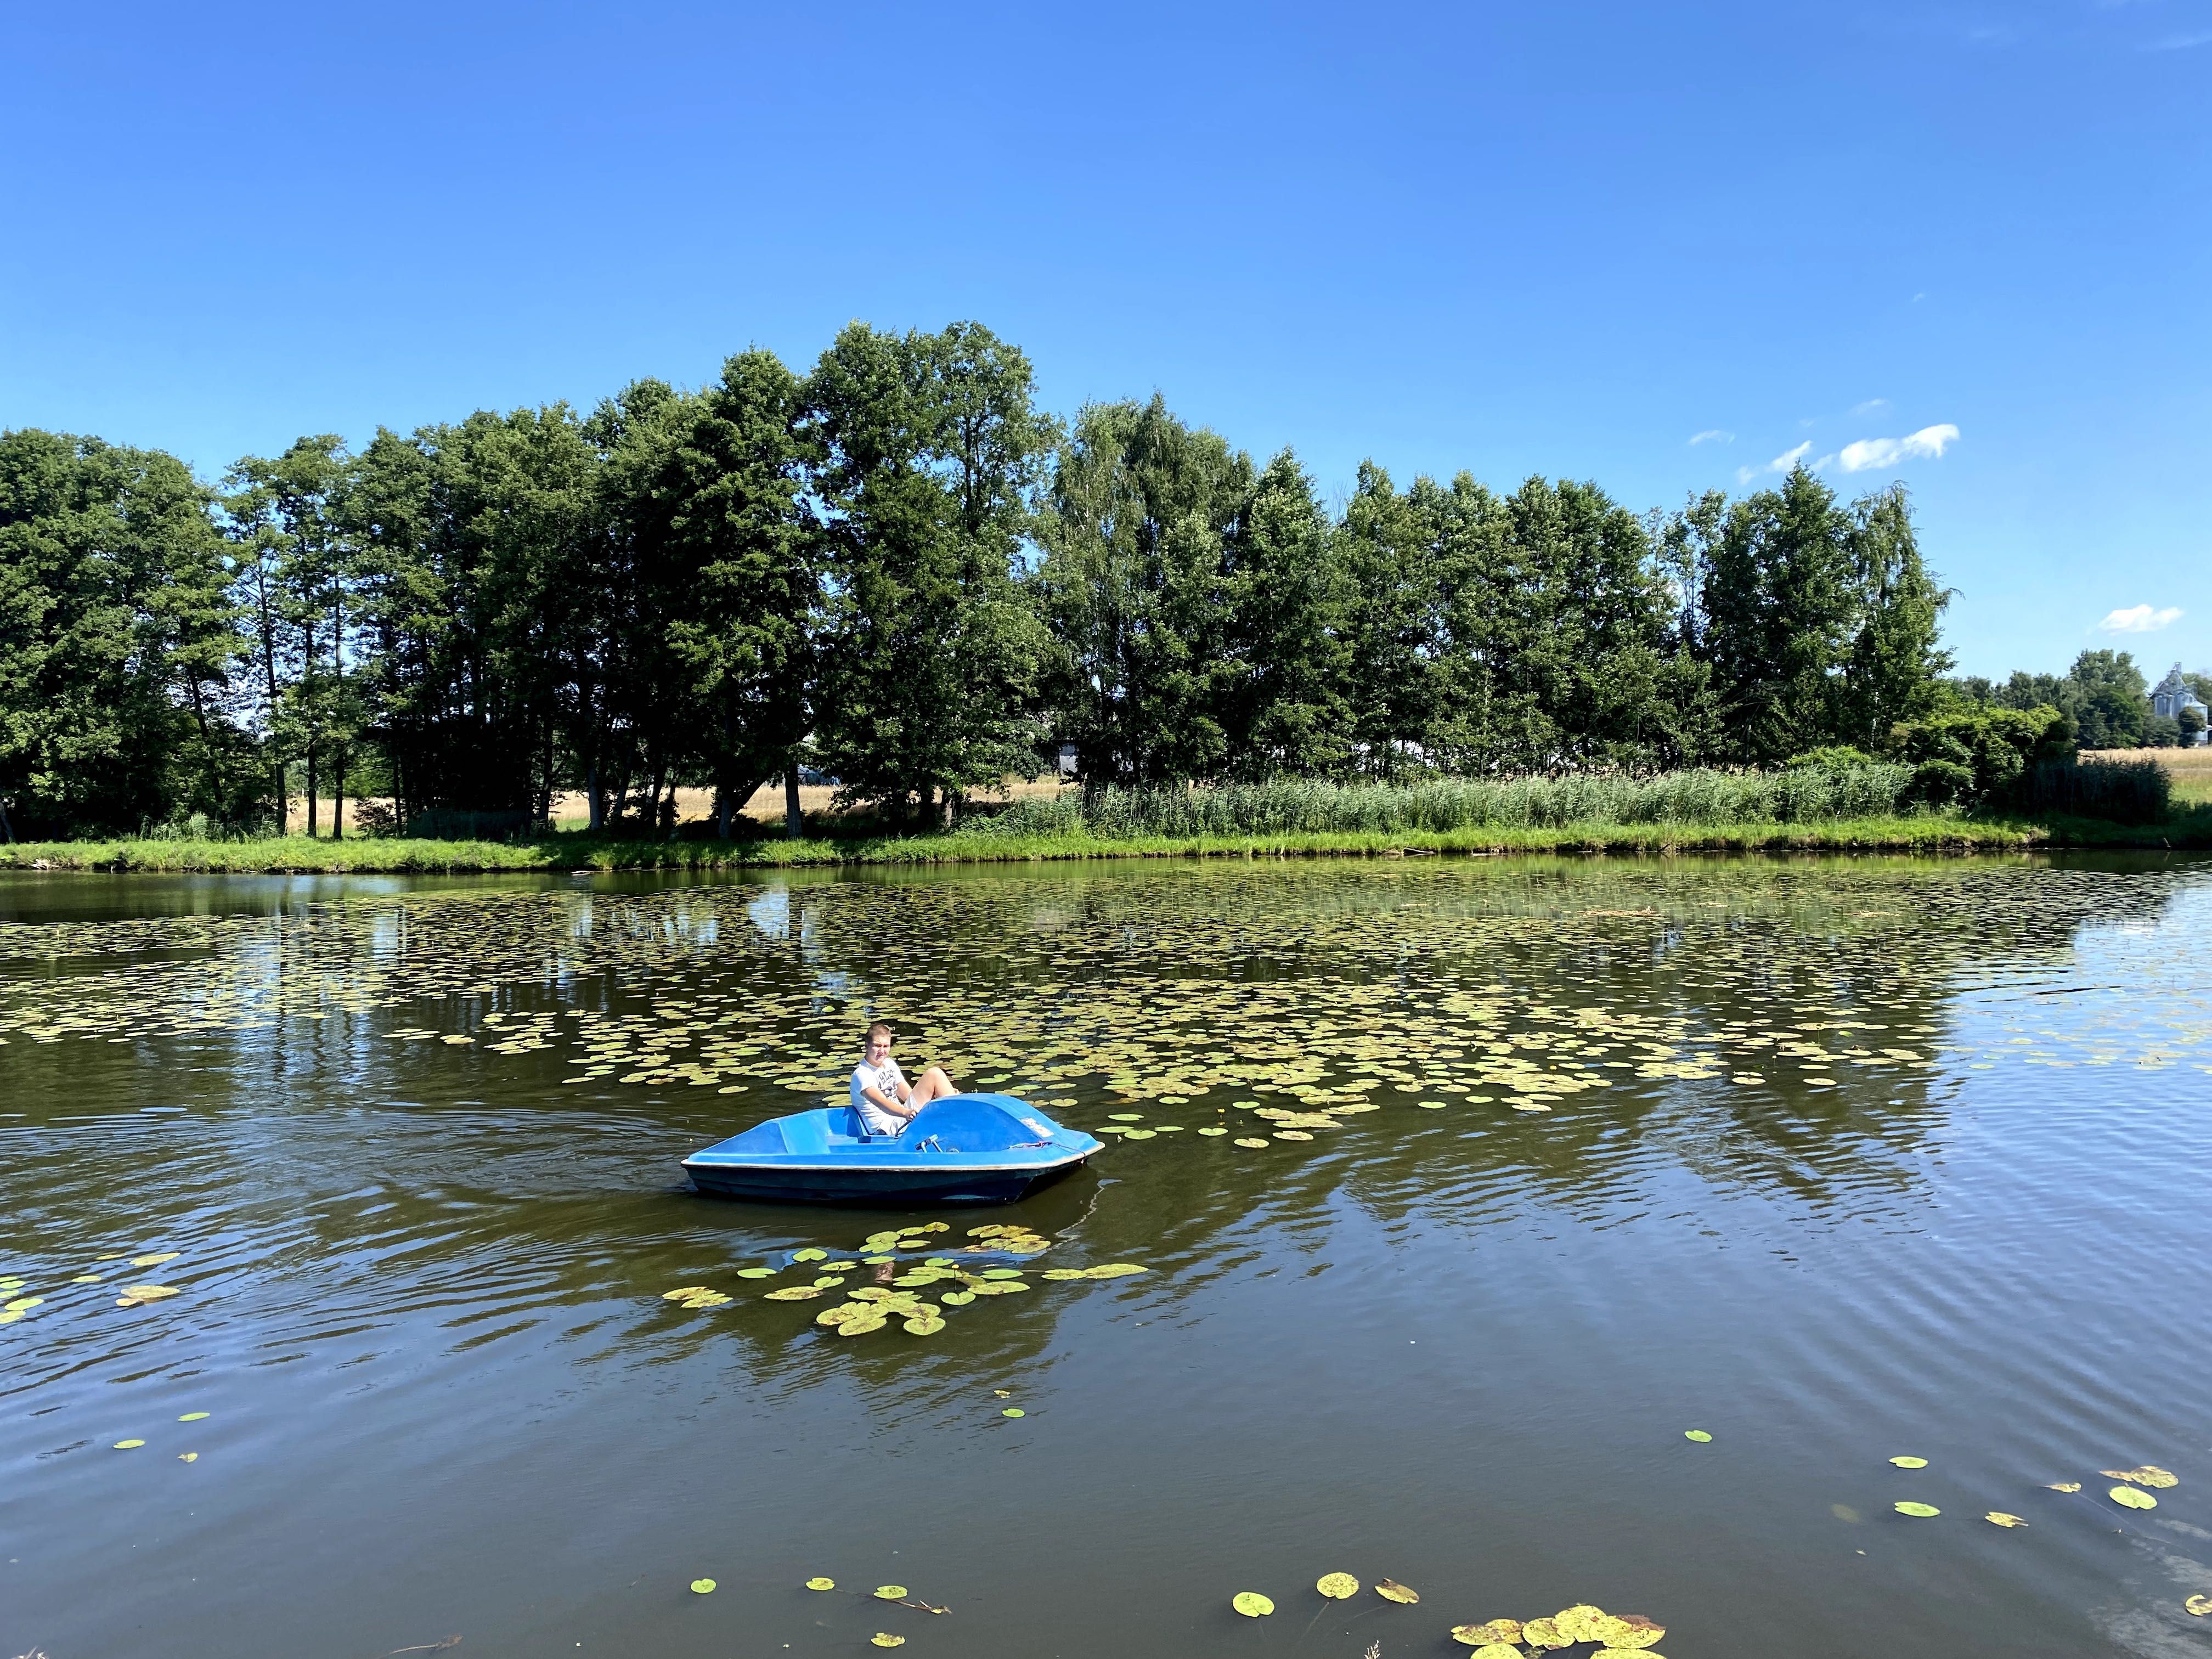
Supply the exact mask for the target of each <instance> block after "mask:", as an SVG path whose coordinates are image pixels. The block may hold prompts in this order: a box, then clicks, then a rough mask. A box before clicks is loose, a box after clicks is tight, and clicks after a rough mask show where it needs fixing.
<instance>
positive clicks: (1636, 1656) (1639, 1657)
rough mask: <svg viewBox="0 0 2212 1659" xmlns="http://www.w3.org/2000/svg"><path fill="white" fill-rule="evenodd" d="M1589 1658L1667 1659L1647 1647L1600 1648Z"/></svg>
mask: <svg viewBox="0 0 2212 1659" xmlns="http://www.w3.org/2000/svg"><path fill="white" fill-rule="evenodd" d="M1590 1659H1667V1656H1666V1655H1665V1654H1663V1653H1656V1652H1653V1651H1652V1650H1650V1649H1649V1648H1600V1649H1599V1650H1597V1651H1596V1652H1595V1653H1594V1654H1592V1655H1590Z"/></svg>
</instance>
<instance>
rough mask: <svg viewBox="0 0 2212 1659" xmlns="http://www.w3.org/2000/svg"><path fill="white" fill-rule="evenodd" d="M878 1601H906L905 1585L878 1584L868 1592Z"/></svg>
mask: <svg viewBox="0 0 2212 1659" xmlns="http://www.w3.org/2000/svg"><path fill="white" fill-rule="evenodd" d="M868 1594H869V1595H872V1596H874V1597H875V1598H876V1600H877V1601H904V1600H905V1599H906V1586H905V1585H904V1584H878V1585H877V1586H876V1587H875V1589H872V1590H870V1591H869V1592H868Z"/></svg>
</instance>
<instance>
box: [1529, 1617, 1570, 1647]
mask: <svg viewBox="0 0 2212 1659" xmlns="http://www.w3.org/2000/svg"><path fill="white" fill-rule="evenodd" d="M1521 1639H1522V1641H1524V1642H1526V1643H1527V1644H1528V1645H1529V1646H1530V1647H1532V1648H1571V1647H1572V1646H1574V1644H1575V1639H1574V1638H1573V1637H1571V1636H1569V1635H1568V1634H1567V1633H1566V1632H1565V1631H1563V1630H1561V1629H1560V1628H1559V1625H1558V1623H1557V1621H1556V1620H1550V1619H1531V1620H1529V1621H1528V1623H1527V1624H1525V1625H1523V1626H1521Z"/></svg>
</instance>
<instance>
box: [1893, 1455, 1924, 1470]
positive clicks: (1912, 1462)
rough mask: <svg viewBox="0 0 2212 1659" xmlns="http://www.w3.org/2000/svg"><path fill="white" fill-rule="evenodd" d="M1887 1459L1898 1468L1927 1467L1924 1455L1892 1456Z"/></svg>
mask: <svg viewBox="0 0 2212 1659" xmlns="http://www.w3.org/2000/svg"><path fill="white" fill-rule="evenodd" d="M1889 1461H1890V1462H1893V1463H1894V1464H1896V1465H1897V1467H1898V1468H1900V1469H1924V1468H1927V1467H1928V1460H1927V1459H1926V1458H1924V1457H1893V1458H1891V1459H1890V1460H1889Z"/></svg>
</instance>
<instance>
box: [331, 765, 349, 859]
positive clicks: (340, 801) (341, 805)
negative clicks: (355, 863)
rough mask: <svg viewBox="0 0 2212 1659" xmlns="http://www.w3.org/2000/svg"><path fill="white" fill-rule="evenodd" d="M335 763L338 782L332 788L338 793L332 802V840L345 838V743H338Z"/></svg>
mask: <svg viewBox="0 0 2212 1659" xmlns="http://www.w3.org/2000/svg"><path fill="white" fill-rule="evenodd" d="M335 764H336V765H337V781H336V783H335V784H334V785H333V786H332V788H333V793H335V794H336V795H337V799H335V800H333V801H332V802H331V840H332V841H343V840H344V839H345V774H346V751H345V745H344V744H339V745H338V752H337V760H336V762H335Z"/></svg>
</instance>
